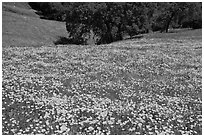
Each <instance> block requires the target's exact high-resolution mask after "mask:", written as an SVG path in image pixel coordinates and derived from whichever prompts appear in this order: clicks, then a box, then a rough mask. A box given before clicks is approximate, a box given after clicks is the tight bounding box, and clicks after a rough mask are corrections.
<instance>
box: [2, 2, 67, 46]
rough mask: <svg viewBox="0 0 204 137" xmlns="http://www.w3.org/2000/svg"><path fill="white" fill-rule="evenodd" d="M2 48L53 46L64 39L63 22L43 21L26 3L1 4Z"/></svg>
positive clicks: (65, 33) (64, 28) (64, 29)
mask: <svg viewBox="0 0 204 137" xmlns="http://www.w3.org/2000/svg"><path fill="white" fill-rule="evenodd" d="M2 10H3V11H2V46H3V47H7V46H42V45H53V41H56V40H57V39H58V37H66V35H67V32H66V27H65V23H64V22H57V21H50V20H43V19H40V17H39V16H38V15H37V14H36V13H35V10H33V9H31V8H30V6H29V5H28V3H25V2H24V3H23V2H21V3H2Z"/></svg>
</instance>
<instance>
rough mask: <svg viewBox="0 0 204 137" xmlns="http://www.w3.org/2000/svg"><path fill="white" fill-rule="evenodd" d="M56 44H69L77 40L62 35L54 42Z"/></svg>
mask: <svg viewBox="0 0 204 137" xmlns="http://www.w3.org/2000/svg"><path fill="white" fill-rule="evenodd" d="M53 43H54V44H55V45H67V44H77V43H76V42H73V40H72V39H69V38H67V37H62V36H60V37H59V38H58V39H57V40H56V41H54V42H53Z"/></svg>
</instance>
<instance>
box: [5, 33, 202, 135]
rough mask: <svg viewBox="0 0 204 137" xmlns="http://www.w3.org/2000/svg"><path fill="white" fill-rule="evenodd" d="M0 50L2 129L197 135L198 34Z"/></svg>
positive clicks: (199, 101) (199, 130)
mask: <svg viewBox="0 0 204 137" xmlns="http://www.w3.org/2000/svg"><path fill="white" fill-rule="evenodd" d="M178 36H180V35H178ZM2 50H3V51H2V134H4V135H7V134H10V135H11V134H57V135H58V134H59V135H61V134H71V135H74V134H77V135H84V134H85V135H87V134H91V135H93V134H105V135H106V134H112V135H117V134H119V135H122V134H126V135H144V134H148V135H158V134H174V135H180V134H190V135H201V134H202V82H201V81H202V74H201V72H202V65H201V64H202V63H201V62H202V61H201V60H202V41H201V37H200V38H195V37H188V36H184V37H175V38H168V37H167V38H166V39H164V38H159V37H158V38H142V39H136V40H126V41H121V42H116V43H112V44H107V45H100V46H78V45H64V46H63V45H61V46H60V45H59V46H56V47H51V46H46V45H45V46H42V47H15V46H13V47H3V48H2Z"/></svg>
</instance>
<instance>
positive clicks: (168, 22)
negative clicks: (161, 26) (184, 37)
mask: <svg viewBox="0 0 204 137" xmlns="http://www.w3.org/2000/svg"><path fill="white" fill-rule="evenodd" d="M175 13H176V12H173V13H172V14H171V16H170V18H169V19H167V23H166V26H165V32H166V33H167V32H168V30H169V26H170V23H171V21H172V19H173V17H174V15H175Z"/></svg>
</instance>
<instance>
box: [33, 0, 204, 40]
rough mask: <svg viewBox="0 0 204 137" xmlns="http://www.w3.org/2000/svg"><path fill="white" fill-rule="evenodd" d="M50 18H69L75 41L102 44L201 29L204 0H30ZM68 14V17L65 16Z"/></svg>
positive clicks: (67, 19) (72, 36)
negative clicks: (35, 0) (152, 33)
mask: <svg viewBox="0 0 204 137" xmlns="http://www.w3.org/2000/svg"><path fill="white" fill-rule="evenodd" d="M30 5H32V6H33V7H35V8H36V9H38V10H40V11H41V12H42V13H43V15H45V16H46V17H47V18H48V19H55V20H61V21H66V29H67V31H68V33H69V36H70V37H69V38H70V39H71V40H72V42H74V43H76V44H102V43H111V42H113V41H117V40H122V39H123V38H124V37H128V36H129V37H132V36H135V35H138V34H142V33H148V32H150V31H161V32H168V30H169V28H170V27H171V28H193V29H197V28H202V3H201V2H200V3H198V2H197V3H195V2H68V3H67V2H61V3H59V2H58V3H57V2H55V3H48V2H45V3H40V2H39V3H30ZM65 14H66V18H65V16H64V15H65Z"/></svg>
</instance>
